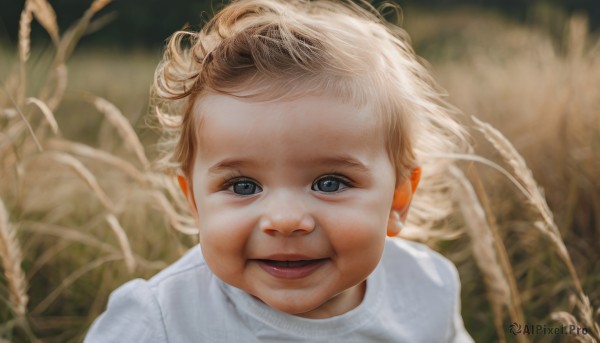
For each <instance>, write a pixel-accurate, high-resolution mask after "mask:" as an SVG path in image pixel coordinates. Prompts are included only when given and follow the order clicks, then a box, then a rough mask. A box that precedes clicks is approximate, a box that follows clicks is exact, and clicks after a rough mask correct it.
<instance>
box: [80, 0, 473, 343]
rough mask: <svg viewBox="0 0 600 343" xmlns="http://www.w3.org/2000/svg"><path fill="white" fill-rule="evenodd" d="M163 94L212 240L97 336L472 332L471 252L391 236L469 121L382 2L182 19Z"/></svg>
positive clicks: (198, 212) (192, 338)
mask: <svg viewBox="0 0 600 343" xmlns="http://www.w3.org/2000/svg"><path fill="white" fill-rule="evenodd" d="M154 94H155V98H156V100H157V101H158V108H159V109H160V111H158V116H159V120H160V122H161V123H162V124H163V125H164V126H165V128H166V129H167V138H168V137H171V138H173V141H172V143H173V148H172V149H171V150H169V151H168V152H169V153H168V155H166V156H165V159H164V160H165V161H167V162H168V163H170V164H171V166H172V167H173V168H176V169H177V170H178V171H179V172H180V173H179V175H180V176H179V183H180V185H181V188H182V190H183V192H184V193H185V195H186V197H187V199H188V202H189V205H190V209H191V211H192V213H193V215H194V217H195V219H196V222H197V226H198V230H199V237H200V244H199V246H197V247H194V248H193V249H191V250H190V251H189V252H188V253H187V254H186V255H185V256H184V257H182V258H181V259H180V260H179V261H177V262H175V263H174V264H173V265H171V266H170V267H168V268H166V269H165V270H163V271H162V272H160V273H159V274H158V275H156V276H154V277H153V278H151V279H150V280H149V281H145V280H140V279H138V280H133V281H131V282H128V283H127V284H125V285H123V286H122V287H120V288H119V289H118V290H116V291H115V292H114V293H113V294H112V295H111V297H110V301H109V303H108V308H107V310H106V312H105V313H104V314H102V315H101V316H100V317H99V318H98V319H97V320H96V321H95V322H94V324H93V325H92V327H91V329H90V331H89V333H88V335H87V337H86V340H85V341H86V342H211V343H212V342H244V343H247V342H471V341H472V340H471V337H470V336H469V334H468V333H467V332H466V330H465V328H464V325H463V322H462V319H461V315H460V297H459V295H460V283H459V280H458V275H457V272H456V269H455V267H454V266H453V265H452V264H451V263H450V262H449V261H448V260H446V259H445V258H444V257H442V256H441V255H439V254H437V253H435V252H433V251H432V250H430V249H428V248H427V247H425V246H424V245H421V244H417V243H412V242H409V241H405V240H401V239H391V238H386V236H396V235H397V234H398V233H399V232H400V229H401V228H402V227H403V225H404V224H403V223H404V222H405V221H406V219H407V215H408V210H409V206H410V205H411V200H412V198H413V194H414V193H415V190H416V189H417V185H418V184H419V181H420V178H421V167H423V171H424V183H426V178H427V176H428V175H429V176H430V177H431V178H434V177H435V175H436V173H438V174H439V173H441V172H442V171H443V168H442V167H440V166H439V165H437V166H436V165H435V164H434V163H431V161H426V159H427V158H426V156H431V153H432V152H433V153H443V152H449V151H455V150H458V149H460V148H461V146H463V142H464V138H463V132H462V129H461V127H460V125H458V124H457V123H456V122H455V121H454V120H453V119H452V118H451V117H450V116H449V115H448V110H447V108H448V107H447V106H446V105H445V104H444V102H443V101H442V100H441V99H440V96H439V93H438V92H437V91H436V88H435V85H434V83H433V81H432V80H431V79H430V77H429V76H428V73H427V71H426V69H425V68H424V67H422V65H421V64H420V63H419V62H418V60H417V58H416V56H415V55H414V53H413V51H412V49H411V48H410V46H409V44H408V43H407V40H406V38H404V33H403V31H402V30H401V29H399V28H398V27H395V26H393V25H392V24H389V23H388V22H386V21H385V20H384V19H383V18H382V17H381V16H380V15H379V14H378V12H377V11H376V10H374V9H373V8H372V7H370V5H369V4H368V3H359V4H356V3H352V2H349V1H348V2H346V1H306V0H294V1H283V0H241V1H234V2H232V3H231V4H229V5H227V6H226V7H225V8H224V9H222V10H221V11H220V12H219V13H218V14H217V15H216V16H215V17H214V18H213V19H212V20H211V21H210V22H209V23H208V24H207V25H206V26H205V27H204V28H203V29H202V30H201V31H200V32H188V31H181V32H177V33H175V35H174V36H173V37H172V38H171V39H170V42H169V44H168V46H167V50H166V53H165V56H164V59H163V61H162V62H161V64H160V65H159V67H158V69H157V72H156V78H155V86H154ZM168 143H169V141H167V142H166V144H167V146H168ZM421 156H425V157H421ZM428 165H429V166H431V168H430V169H428ZM430 185H431V187H434V188H435V186H436V183H435V182H432V183H430ZM438 186H439V184H438ZM423 192H424V194H429V193H426V192H427V190H424V191H423ZM418 212H419V213H417V218H416V219H411V222H412V223H418V222H419V220H418V218H426V217H427V212H426V211H425V210H420V211H418ZM411 218H413V216H412V215H411ZM421 222H424V220H421Z"/></svg>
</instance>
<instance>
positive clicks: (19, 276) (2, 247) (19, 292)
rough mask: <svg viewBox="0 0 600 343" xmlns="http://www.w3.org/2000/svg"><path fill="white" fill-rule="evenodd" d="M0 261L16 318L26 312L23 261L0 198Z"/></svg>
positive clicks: (25, 282)
mask: <svg viewBox="0 0 600 343" xmlns="http://www.w3.org/2000/svg"><path fill="white" fill-rule="evenodd" d="M0 259H1V260H2V268H3V269H4V275H5V278H6V283H7V284H8V292H9V300H10V305H11V307H12V309H13V311H14V312H15V314H16V316H17V317H18V318H23V317H24V316H25V313H26V311H27V302H28V297H27V281H26V279H25V274H24V273H23V270H22V269H21V263H22V261H23V258H22V255H21V249H20V247H19V242H18V241H17V237H16V233H15V230H14V228H13V226H12V225H11V224H10V223H9V220H8V212H7V211H6V207H5V206H4V202H3V201H2V199H1V198H0Z"/></svg>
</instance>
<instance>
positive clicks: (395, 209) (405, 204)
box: [387, 167, 421, 237]
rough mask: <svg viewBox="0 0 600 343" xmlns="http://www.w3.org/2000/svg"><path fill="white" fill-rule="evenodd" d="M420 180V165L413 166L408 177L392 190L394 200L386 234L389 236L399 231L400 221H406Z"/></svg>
mask: <svg viewBox="0 0 600 343" xmlns="http://www.w3.org/2000/svg"><path fill="white" fill-rule="evenodd" d="M420 180H421V167H415V168H414V169H413V170H412V172H411V174H410V177H409V178H407V179H405V180H403V181H402V182H401V183H400V184H399V185H398V187H396V190H395V191H394V200H393V201H392V208H391V210H390V217H389V218H388V228H387V235H388V236H390V237H393V236H396V235H398V234H399V233H400V228H401V226H402V223H404V221H406V216H408V210H409V208H410V203H411V201H412V198H413V194H414V193H415V191H416V190H417V186H418V185H419V181H420Z"/></svg>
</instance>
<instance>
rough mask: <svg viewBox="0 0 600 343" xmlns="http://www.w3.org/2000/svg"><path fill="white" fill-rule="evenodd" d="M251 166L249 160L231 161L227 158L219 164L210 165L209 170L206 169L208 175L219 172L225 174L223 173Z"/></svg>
mask: <svg viewBox="0 0 600 343" xmlns="http://www.w3.org/2000/svg"><path fill="white" fill-rule="evenodd" d="M249 165H250V166H252V165H255V163H254V162H252V161H250V160H243V159H242V160H239V159H233V158H227V159H224V160H222V161H221V162H219V163H216V164H214V165H212V166H211V167H210V168H208V172H209V173H213V174H214V173H220V172H225V171H229V170H235V169H241V168H243V167H247V166H249Z"/></svg>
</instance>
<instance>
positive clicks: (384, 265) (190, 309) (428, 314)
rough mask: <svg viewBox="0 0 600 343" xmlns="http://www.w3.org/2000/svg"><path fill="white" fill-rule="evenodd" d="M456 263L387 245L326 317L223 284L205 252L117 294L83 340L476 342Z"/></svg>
mask: <svg viewBox="0 0 600 343" xmlns="http://www.w3.org/2000/svg"><path fill="white" fill-rule="evenodd" d="M472 341H473V340H472V339H471V337H470V336H469V334H468V333H467V332H466V330H465V328H464V326H463V322H462V318H461V315H460V282H459V279H458V273H457V272H456V268H455V267H454V265H453V264H452V263H451V262H449V261H448V260H447V259H445V258H444V257H442V256H441V255H439V254H438V253H436V252H434V251H432V250H430V249H429V248H427V247H426V246H424V245H422V244H418V243H414V242H408V241H404V240H400V239H388V240H387V241H386V245H385V250H384V254H383V257H382V260H381V262H380V263H379V265H378V266H377V268H376V269H375V271H374V272H373V273H372V274H371V275H370V276H369V277H368V278H367V287H366V292H365V297H364V299H363V301H362V303H361V304H360V305H359V306H358V307H356V308H354V309H353V310H351V311H349V312H346V313H344V314H342V315H340V316H336V317H331V318H327V319H307V318H302V317H298V316H294V315H290V314H287V313H283V312H280V311H277V310H275V309H272V308H270V307H269V306H267V305H265V304H264V303H262V302H261V301H259V300H257V299H256V298H254V297H252V296H251V295H249V294H247V293H245V292H244V291H242V290H240V289H237V288H235V287H233V286H230V285H228V284H226V283H224V282H223V281H221V280H220V279H219V278H217V277H216V276H215V275H214V274H213V273H212V272H211V270H210V269H209V268H208V266H207V265H206V263H205V262H204V258H203V257H202V252H201V250H200V247H199V246H196V247H194V248H192V249H191V250H190V251H189V252H188V253H187V254H186V255H185V256H183V257H182V258H181V259H179V260H178V261H177V262H175V263H174V264H172V265H171V266H169V267H168V268H166V269H165V270H163V271H161V272H160V273H158V274H157V275H156V276H154V277H153V278H151V279H150V280H148V281H145V280H141V279H136V280H133V281H130V282H128V283H126V284H124V285H123V286H121V287H120V288H118V289H117V290H116V291H114V292H113V293H112V294H111V296H110V299H109V302H108V308H107V310H106V312H104V313H103V314H102V315H101V316H100V317H98V318H97V319H96V321H95V322H94V324H93V325H92V327H91V329H90V331H89V332H88V335H87V337H86V338H85V340H84V342H86V343H96V342H170V343H178V342H210V343H219V342H243V343H257V342H303V343H304V342H327V343H333V342H344V343H346V342H360V343H362V342H394V343H396V342H411V343H413V342H423V343H429V342H431V343H440V342H472Z"/></svg>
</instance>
